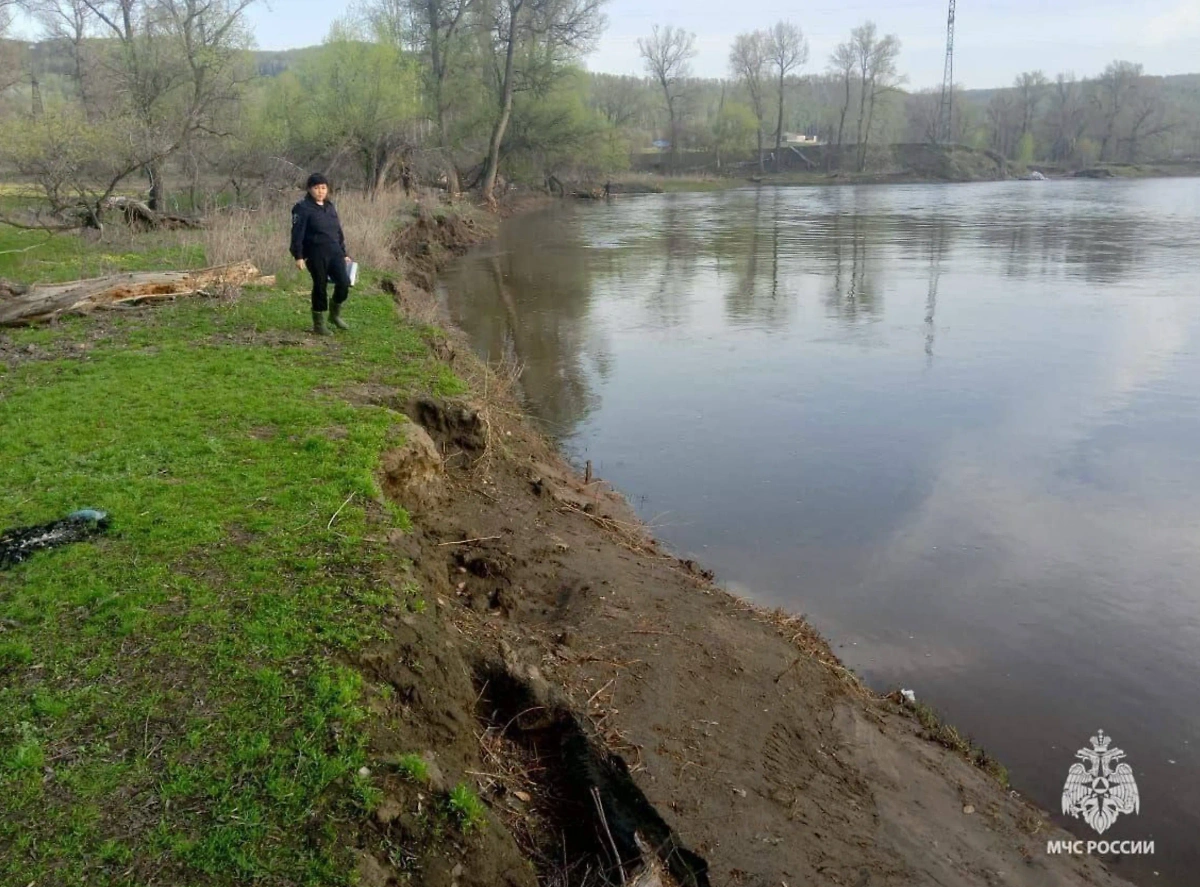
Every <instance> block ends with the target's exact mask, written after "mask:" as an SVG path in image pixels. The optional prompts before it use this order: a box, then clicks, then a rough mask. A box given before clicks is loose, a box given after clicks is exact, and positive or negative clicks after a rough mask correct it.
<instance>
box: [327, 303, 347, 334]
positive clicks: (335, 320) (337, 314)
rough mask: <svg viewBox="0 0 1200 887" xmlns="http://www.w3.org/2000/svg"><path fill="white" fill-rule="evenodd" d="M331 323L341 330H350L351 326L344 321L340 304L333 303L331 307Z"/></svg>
mask: <svg viewBox="0 0 1200 887" xmlns="http://www.w3.org/2000/svg"><path fill="white" fill-rule="evenodd" d="M329 322H330V323H332V324H333V325H334V326H336V327H337V328H338V329H339V330H348V329H350V324H348V323H346V321H344V320H342V306H341V304H339V303H338V302H331V303H330V305H329Z"/></svg>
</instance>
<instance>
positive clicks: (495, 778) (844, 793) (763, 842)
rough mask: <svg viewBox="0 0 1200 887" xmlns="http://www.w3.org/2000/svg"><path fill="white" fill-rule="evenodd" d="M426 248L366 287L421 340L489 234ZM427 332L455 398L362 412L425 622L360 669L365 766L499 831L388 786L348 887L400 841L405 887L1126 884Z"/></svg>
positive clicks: (369, 656) (394, 629)
mask: <svg viewBox="0 0 1200 887" xmlns="http://www.w3.org/2000/svg"><path fill="white" fill-rule="evenodd" d="M541 202H544V201H541ZM538 205H539V201H533V202H531V203H526V204H525V205H524V206H523V207H522V209H523V210H524V211H528V210H529V209H531V208H536V206H538ZM432 230H433V231H434V232H435V233H434V239H435V240H436V241H437V242H436V244H435V245H434V248H433V249H432V250H431V249H430V247H429V246H428V245H427V244H426V245H422V242H423V240H425V239H427V238H426V237H412V236H410V237H409V238H408V239H407V240H406V241H404V242H405V243H407V244H408V245H407V246H405V247H404V248H403V249H402V250H401V252H402V261H406V262H407V263H408V264H407V268H408V272H409V273H407V274H406V275H404V276H403V277H402V278H401V279H399V280H397V281H392V282H385V289H386V288H388V286H389V285H390V287H391V289H390V291H391V292H392V293H393V295H394V297H395V299H396V303H397V307H398V310H399V311H401V312H402V313H403V314H404V315H405V316H406V317H408V318H410V319H414V320H419V321H422V322H428V321H430V320H432V319H434V318H437V317H438V312H437V307H436V299H435V297H434V295H433V292H432V290H433V280H434V276H435V275H436V272H437V270H439V269H440V268H441V267H442V266H444V265H445V264H446V263H447V262H449V261H452V260H453V258H454V257H455V256H456V255H459V254H461V253H462V252H464V251H465V250H466V249H468V248H469V247H470V246H472V245H474V244H476V243H479V242H481V241H482V240H484V239H486V238H487V237H488V236H491V234H490V232H489V230H487V229H485V228H483V227H477V226H476V227H471V228H469V229H462V230H457V229H452V228H447V227H445V226H442V227H440V228H435V229H432ZM428 233H429V232H426V234H427V235H428ZM431 255H436V256H438V258H437V260H436V261H434V260H432V259H428V258H423V257H428V256H431ZM414 272H415V273H414ZM442 323H443V324H444V323H445V321H444V318H443V319H442ZM433 338H434V339H436V341H435V342H433V343H432V344H433V347H434V350H435V352H436V353H437V354H438V355H439V357H441V359H443V360H445V361H446V362H447V363H448V364H449V365H450V366H451V367H452V368H453V369H454V370H455V372H456V373H457V374H458V375H459V376H460V377H461V378H463V379H465V380H466V382H467V383H468V386H469V393H468V394H467V395H466V396H464V397H461V398H453V399H441V400H438V399H425V400H421V401H418V402H413V403H397V402H395V401H394V400H390V399H389V398H390V395H389V392H386V391H376V390H372V391H367V392H364V394H363V396H364V398H366V399H369V400H371V401H373V402H378V403H386V404H388V405H390V406H392V407H393V408H395V409H398V410H400V411H402V412H404V413H406V414H407V415H408V417H409V418H410V419H411V420H412V422H413V427H412V428H411V433H410V434H409V435H408V443H407V444H406V446H405V448H403V449H401V450H398V451H396V452H393V453H390V454H388V456H387V457H386V458H385V459H384V463H383V466H384V467H383V471H382V478H381V480H382V485H383V487H384V489H385V490H386V491H387V492H388V495H389V496H390V497H392V498H393V499H395V500H396V501H398V502H399V503H400V504H402V505H403V506H404V507H405V508H406V509H408V510H409V512H410V513H411V514H412V519H413V530H412V531H411V532H408V533H404V534H401V533H396V534H394V535H393V537H392V539H391V544H392V546H393V548H394V550H395V553H396V555H397V556H398V558H399V559H400V560H399V561H398V562H399V563H400V564H403V565H405V566H404V567H403V569H402V572H403V575H404V577H405V578H404V581H406V582H415V583H417V584H418V585H419V586H420V587H421V588H422V589H423V592H424V595H425V598H426V600H427V601H428V602H429V610H428V611H427V612H425V613H423V614H420V615H413V616H409V617H405V618H404V619H402V620H399V621H398V622H396V623H395V624H394V625H389V626H388V631H389V634H390V638H389V639H388V640H387V641H386V642H383V643H380V644H378V645H376V646H375V647H373V648H371V649H368V650H367V651H366V652H364V653H363V654H362V655H361V656H359V657H358V658H357V661H356V663H355V664H356V665H357V666H358V667H359V668H360V669H361V670H362V671H363V672H364V673H365V674H366V675H367V676H368V677H369V678H370V679H371V680H372V682H373V683H376V684H378V685H381V686H382V685H386V686H388V687H390V688H392V690H391V692H390V694H389V696H388V697H387V698H380V699H379V700H377V702H376V705H375V713H376V715H377V721H378V729H376V730H375V731H374V733H373V736H374V739H373V752H374V754H375V756H377V757H378V758H379V759H380V760H385V761H386V760H390V759H394V758H395V757H396V756H397V755H398V754H401V753H404V752H409V751H411V750H412V746H413V743H414V741H415V742H417V743H419V744H421V745H422V747H423V748H425V749H426V751H425V754H426V757H427V758H428V759H429V760H431V761H434V762H436V769H437V771H438V773H439V779H443V777H442V776H441V774H444V781H445V782H446V783H447V784H450V783H453V782H455V781H458V780H460V779H467V780H471V781H473V782H474V784H475V785H477V787H478V789H479V793H480V796H481V797H482V798H483V799H484V801H485V802H486V803H487V805H488V807H489V809H490V812H491V815H490V821H489V826H488V827H487V829H486V830H485V831H484V832H483V833H482V834H480V835H477V836H476V837H475V838H472V839H471V842H470V844H469V845H468V846H458V847H455V848H450V847H447V846H446V845H445V844H444V843H440V842H439V841H437V840H432V839H429V838H428V836H426V835H424V834H423V832H422V831H421V829H420V825H419V822H416V821H414V820H413V819H412V816H411V814H409V813H407V812H403V811H408V810H411V809H412V807H413V805H414V803H415V804H416V805H417V807H418V809H419V805H420V794H419V792H418V791H417V790H416V789H414V788H413V787H412V785H411V784H409V783H407V782H405V781H404V780H401V779H394V780H390V781H389V782H388V783H387V784H386V786H385V800H384V802H383V804H381V805H380V807H379V808H378V809H377V811H376V815H375V820H374V821H373V822H371V823H368V824H365V825H363V826H362V827H361V828H360V830H359V833H358V834H357V836H356V838H355V843H356V846H358V847H359V848H360V851H359V852H360V858H361V866H360V874H361V875H362V877H363V882H364V883H366V884H379V885H384V884H391V883H408V882H410V881H409V880H401V876H402V875H403V874H404V870H403V867H398V866H397V863H396V859H395V858H394V856H389V855H388V854H387V853H386V852H384V848H386V847H389V846H392V845H393V843H394V842H395V841H397V840H404V841H407V842H408V843H409V844H410V845H415V846H423V847H424V850H422V851H420V852H419V853H418V856H419V857H420V858H419V859H417V860H416V861H415V863H414V866H413V869H412V870H411V871H413V872H416V871H419V872H420V873H421V874H420V876H419V880H417V881H416V882H415V883H424V884H439V885H440V884H459V885H471V884H477V885H481V887H482V885H485V884H486V885H494V884H514V885H515V884H522V885H524V884H529V885H532V884H535V883H543V884H546V883H553V884H580V885H584V884H604V883H622V882H627V883H636V884H650V883H663V884H670V883H678V884H694V885H701V884H763V885H768V884H769V885H777V884H790V885H798V884H835V885H856V887H867V885H901V884H905V885H908V884H911V885H925V884H946V885H957V884H963V885H989V884H998V883H1004V884H1020V885H1025V884H1028V885H1044V884H1062V885H1076V884H1078V885H1083V884H1091V885H1120V884H1125V883H1127V882H1125V881H1124V880H1122V879H1120V878H1118V877H1116V876H1115V875H1113V874H1112V873H1110V872H1109V871H1108V870H1107V869H1106V868H1105V867H1104V866H1103V865H1101V863H1100V862H1099V861H1097V860H1095V859H1091V858H1072V857H1068V856H1051V855H1048V854H1047V852H1046V844H1047V841H1051V840H1058V839H1064V840H1065V839H1066V838H1067V837H1068V835H1067V833H1066V832H1063V831H1062V830H1061V829H1059V828H1057V827H1056V826H1055V825H1054V824H1053V823H1051V821H1050V819H1049V817H1048V815H1047V814H1046V813H1045V812H1044V811H1041V810H1038V809H1037V808H1035V807H1034V806H1032V805H1031V804H1029V803H1028V802H1026V801H1025V800H1024V799H1022V798H1020V797H1019V796H1017V794H1016V793H1015V792H1011V791H1008V790H1007V788H1006V786H1005V784H1004V783H1003V776H1002V768H998V767H996V766H995V762H992V761H991V760H990V759H988V758H987V756H986V755H984V754H982V753H981V752H979V751H978V750H975V749H972V748H971V747H970V746H969V745H968V744H967V743H965V742H964V741H962V740H961V737H958V734H957V733H956V732H955V731H953V730H952V729H950V728H946V727H943V726H942V725H940V724H938V723H937V722H936V720H935V719H933V718H932V716H931V715H930V713H928V712H926V711H918V710H917V709H915V708H914V707H913V706H911V705H909V704H907V703H905V702H904V700H902V699H901V698H900V697H899V695H898V694H894V695H892V696H890V697H881V696H879V695H878V694H876V693H874V692H872V691H871V690H869V689H868V688H866V687H865V686H864V685H863V684H862V683H861V681H859V680H858V678H857V677H856V676H855V675H853V674H852V673H850V672H849V671H848V670H847V669H845V668H844V667H843V666H842V664H841V663H840V662H839V660H838V659H837V657H836V655H835V654H834V653H833V652H832V651H831V649H830V647H829V645H828V643H827V642H826V641H825V640H824V639H823V638H822V637H820V635H819V634H818V633H817V632H816V631H815V630H814V629H813V628H812V627H811V626H809V625H808V624H807V623H806V622H805V621H804V620H803V619H802V618H800V617H798V616H793V615H788V614H786V613H783V612H778V611H776V612H768V611H765V610H763V609H761V608H758V607H756V606H755V605H753V604H752V603H750V602H748V601H745V600H742V599H740V598H737V597H735V596H734V595H731V594H729V593H728V592H726V591H725V590H724V589H722V588H721V587H720V586H719V585H718V584H717V583H716V582H715V581H714V578H713V576H712V574H711V573H708V572H707V571H705V570H704V568H703V567H702V566H700V565H697V564H695V563H693V562H690V561H681V560H679V559H677V558H675V557H674V556H673V555H671V554H670V553H669V552H667V551H665V550H663V549H662V547H661V546H660V545H658V544H657V543H656V542H655V541H654V540H653V538H652V537H651V535H650V534H649V531H648V530H647V529H646V528H645V527H644V526H643V525H641V524H640V523H639V522H638V520H637V518H636V517H635V516H634V515H633V512H632V510H631V509H630V508H629V507H628V506H627V504H626V503H625V501H624V500H623V499H622V497H621V496H620V495H619V494H618V493H616V492H615V491H613V490H611V489H609V488H608V486H607V485H606V484H604V482H603V481H602V480H598V479H593V480H591V482H590V483H585V481H584V479H583V478H581V477H579V476H577V475H576V474H575V473H574V471H573V470H572V469H571V468H570V466H569V465H568V464H567V463H566V461H565V459H564V458H563V457H562V456H561V455H560V454H559V453H558V452H557V451H556V450H555V448H554V446H553V445H552V444H551V443H550V442H549V441H548V440H547V439H545V438H544V437H543V436H542V435H541V434H539V433H538V432H537V431H536V430H535V428H534V425H533V423H532V421H531V420H528V419H527V418H526V416H525V415H524V414H523V412H522V410H521V408H520V406H519V398H518V396H517V389H516V386H517V378H516V376H515V374H514V373H513V372H511V371H506V370H503V369H501V368H496V367H487V366H485V365H483V363H482V362H481V361H480V360H479V359H478V358H476V357H475V355H474V354H473V353H472V352H471V350H470V346H469V343H468V341H467V339H466V336H465V335H464V334H462V333H461V332H459V331H456V330H454V329H450V328H447V329H446V331H445V334H444V337H443V336H442V335H441V334H440V333H439V334H437V335H435V336H434V337H433ZM418 428H419V429H420V430H417V429H418ZM414 796H415V797H414ZM653 878H658V879H659V880H658V881H654V880H652V879H653Z"/></svg>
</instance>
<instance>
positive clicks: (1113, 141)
mask: <svg viewBox="0 0 1200 887" xmlns="http://www.w3.org/2000/svg"><path fill="white" fill-rule="evenodd" d="M1141 79H1142V66H1141V65H1139V64H1135V63H1134V62H1122V61H1117V62H1112V63H1110V64H1109V65H1108V66H1107V67H1106V68H1105V69H1104V73H1102V74H1101V75H1100V78H1099V79H1098V80H1096V81H1095V83H1094V84H1093V88H1092V105H1093V107H1094V108H1095V109H1096V112H1097V113H1098V114H1099V115H1100V159H1101V160H1110V159H1112V154H1113V153H1114V151H1115V149H1116V146H1117V142H1118V141H1119V138H1120V137H1119V133H1118V127H1119V124H1120V120H1121V116H1122V114H1123V113H1124V112H1125V110H1126V108H1127V107H1128V106H1129V104H1130V102H1131V100H1132V99H1133V96H1134V93H1135V92H1136V90H1137V87H1138V81H1140V80H1141Z"/></svg>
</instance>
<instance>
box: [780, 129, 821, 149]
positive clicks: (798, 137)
mask: <svg viewBox="0 0 1200 887" xmlns="http://www.w3.org/2000/svg"><path fill="white" fill-rule="evenodd" d="M783 143H784V144H785V145H795V146H796V147H801V146H803V145H823V144H824V142H822V141H821V140H820V139H819V138H817V137H816V136H809V135H805V134H804V133H802V132H785V133H784V134H783Z"/></svg>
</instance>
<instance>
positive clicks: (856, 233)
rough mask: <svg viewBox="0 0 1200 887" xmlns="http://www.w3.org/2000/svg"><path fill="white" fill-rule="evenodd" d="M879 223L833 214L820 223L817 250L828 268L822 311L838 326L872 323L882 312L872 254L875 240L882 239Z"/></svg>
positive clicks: (877, 274) (867, 218) (863, 218)
mask: <svg viewBox="0 0 1200 887" xmlns="http://www.w3.org/2000/svg"><path fill="white" fill-rule="evenodd" d="M879 221H880V220H879V219H878V218H877V217H873V216H865V215H860V214H858V213H853V214H851V215H843V214H842V213H835V214H834V215H832V216H831V217H830V218H828V219H826V220H824V225H825V232H824V236H823V237H820V238H817V240H818V245H817V249H818V251H820V252H823V253H824V256H823V258H824V259H825V261H826V263H827V265H828V267H829V274H828V275H827V280H828V288H827V290H826V293H825V308H826V312H827V313H828V315H829V316H830V317H832V318H834V319H836V320H837V321H838V322H839V323H842V324H847V325H850V324H857V323H861V322H863V321H868V320H874V319H876V318H878V317H879V315H880V314H881V313H882V312H883V299H882V298H881V296H880V294H879V281H878V277H879V268H878V265H877V263H875V262H874V251H875V250H877V249H878V248H879V246H880V242H879V241H878V240H877V238H881V237H883V238H886V232H885V231H881V230H880V224H879ZM883 242H885V243H886V240H884V241H883Z"/></svg>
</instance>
